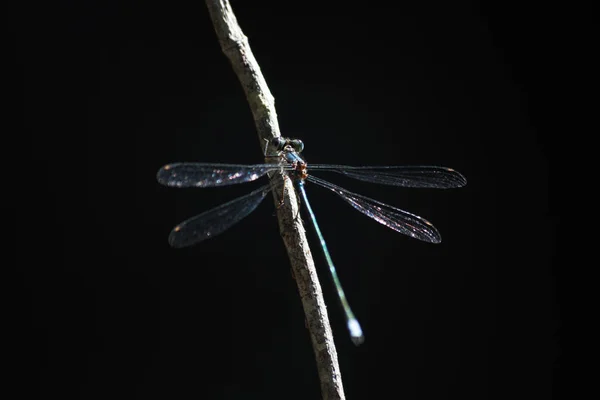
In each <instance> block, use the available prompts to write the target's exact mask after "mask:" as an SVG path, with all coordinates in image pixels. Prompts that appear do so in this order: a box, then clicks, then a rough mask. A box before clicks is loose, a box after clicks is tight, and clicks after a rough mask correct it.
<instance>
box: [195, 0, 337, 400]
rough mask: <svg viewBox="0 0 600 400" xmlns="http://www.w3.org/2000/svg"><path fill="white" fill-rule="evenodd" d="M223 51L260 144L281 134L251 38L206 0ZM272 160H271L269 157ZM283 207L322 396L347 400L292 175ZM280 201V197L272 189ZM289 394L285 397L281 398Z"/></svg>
mask: <svg viewBox="0 0 600 400" xmlns="http://www.w3.org/2000/svg"><path fill="white" fill-rule="evenodd" d="M206 5H207V7H208V11H209V13H210V16H211V19H212V22H213V25H214V27H215V31H216V33H217V37H218V39H219V43H220V44H221V49H222V50H223V52H224V53H225V55H226V56H227V58H229V61H230V62H231V65H232V66H233V70H234V71H235V73H236V75H237V77H238V79H239V80H240V82H241V84H242V87H243V88H244V92H245V93H246V99H247V100H248V104H249V105H250V109H251V110H252V115H253V116H254V122H255V124H256V130H257V132H258V138H259V141H260V144H261V148H264V145H265V139H266V140H271V139H272V138H274V137H278V136H280V132H279V124H278V122H277V113H276V112H275V101H274V99H273V96H272V95H271V92H270V91H269V88H268V87H267V83H266V82H265V79H264V77H263V75H262V73H261V71H260V68H259V66H258V63H257V62H256V59H255V58H254V55H253V54H252V51H251V50H250V45H249V44H248V38H247V37H246V36H245V35H244V33H243V32H242V30H241V28H240V27H239V25H238V23H237V20H236V18H235V15H234V14H233V11H232V9H231V5H230V4H229V1H227V0H206ZM271 161H272V160H271ZM283 193H284V199H283V201H284V205H283V206H282V207H279V208H278V210H277V217H278V219H279V230H280V232H281V236H282V238H283V242H284V244H285V247H286V248H287V251H288V256H289V258H290V262H291V264H292V270H293V273H294V276H295V278H296V283H297V285H298V291H299V293H300V298H301V299H302V306H303V307H304V313H305V315H306V324H307V326H308V330H309V332H310V336H311V340H312V345H313V349H314V351H315V356H316V360H317V369H318V372H319V379H320V381H321V392H322V395H323V399H324V400H338V399H344V398H345V396H344V389H343V386H342V377H341V374H340V368H339V365H338V359H337V351H336V349H335V345H334V342H333V335H332V333H331V327H330V326H329V318H328V316H327V308H326V306H325V301H324V299H323V294H322V292H321V285H320V284H319V280H318V277H317V271H316V269H315V263H314V261H313V258H312V254H311V252H310V248H309V247H308V242H307V240H306V234H305V230H304V227H303V225H302V221H301V219H300V218H297V215H298V211H299V210H298V201H297V198H296V193H295V191H294V189H293V185H292V183H291V180H290V179H286V180H285V189H284V192H283ZM274 196H275V198H276V200H278V199H277V195H276V194H275V193H274ZM283 397H285V396H283Z"/></svg>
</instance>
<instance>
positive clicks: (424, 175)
mask: <svg viewBox="0 0 600 400" xmlns="http://www.w3.org/2000/svg"><path fill="white" fill-rule="evenodd" d="M267 148H270V149H271V153H270V154H269V155H267ZM267 148H266V149H265V156H266V157H267V158H274V159H275V160H276V162H274V163H272V164H255V165H241V164H207V163H175V164H167V165H165V166H164V167H162V168H161V169H160V170H159V171H158V174H157V179H158V182H159V183H161V184H163V185H166V186H171V187H179V188H187V187H199V188H203V187H215V186H226V185H233V184H237V183H243V182H251V181H254V180H257V179H258V178H260V177H262V176H264V175H266V174H269V173H272V172H282V176H283V179H285V178H286V177H288V178H290V179H292V180H293V182H294V184H295V188H296V191H297V193H298V194H299V196H300V199H301V201H302V202H303V203H304V206H305V208H306V211H307V213H308V215H309V217H310V220H311V222H312V225H313V227H314V230H315V232H316V234H317V236H318V238H319V241H320V243H321V248H322V250H323V253H324V255H325V260H326V262H327V264H328V266H329V271H330V273H331V276H332V279H333V283H334V285H335V288H336V291H337V294H338V297H339V299H340V302H341V305H342V308H343V310H344V314H345V317H346V324H347V327H348V330H349V331H350V336H351V338H352V341H353V342H354V343H355V344H360V343H362V341H363V339H364V337H363V333H362V329H361V327H360V324H359V323H358V321H357V319H356V318H355V316H354V313H353V312H352V309H351V308H350V305H349V304H348V301H347V299H346V296H345V294H344V290H343V289H342V285H341V283H340V281H339V278H338V276H337V273H336V270H335V267H334V265H333V261H332V259H331V256H330V255H329V251H328V250H327V245H326V244H325V239H324V238H323V234H322V233H321V230H320V229H319V225H318V224H317V220H316V217H315V214H314V213H313V211H312V208H311V206H310V203H309V202H308V198H307V196H306V191H305V189H304V184H305V182H306V181H308V182H312V183H314V184H316V185H319V186H322V187H324V188H326V189H329V190H331V191H332V192H334V193H335V194H337V195H338V196H340V197H341V198H342V199H343V200H345V201H346V202H347V203H348V204H350V205H351V206H352V207H354V208H355V209H357V210H358V211H360V212H362V213H363V214H365V215H366V216H368V217H370V218H373V219H374V220H375V221H377V222H379V223H381V224H383V225H385V226H387V227H389V228H391V229H393V230H395V231H398V232H400V233H402V234H405V235H408V236H410V237H413V238H415V239H420V240H423V241H425V242H430V243H439V242H440V241H441V236H440V234H439V232H438V231H437V229H436V228H435V227H434V226H433V225H432V224H431V223H430V222H429V221H427V220H425V219H423V218H421V217H419V216H417V215H414V214H411V213H409V212H407V211H404V210H401V209H399V208H396V207H392V206H390V205H388V204H385V203H382V202H379V201H377V200H374V199H371V198H369V197H365V196H362V195H360V194H356V193H353V192H350V191H349V190H346V189H344V188H341V187H340V186H337V185H334V184H333V183H330V182H327V181H325V180H323V179H320V178H317V177H315V176H314V175H312V171H327V172H336V173H339V174H342V175H345V176H348V177H351V178H354V179H358V180H361V181H366V182H373V183H378V184H382V185H392V186H402V187H412V188H435V189H449V188H458V187H461V186H464V185H466V183H467V180H466V179H465V177H464V176H463V175H461V174H460V173H459V172H457V171H455V170H453V169H451V168H445V167H434V166H383V167H351V166H345V165H329V164H315V165H311V166H310V168H309V167H308V165H307V163H306V162H305V161H304V159H303V158H302V157H301V156H300V153H301V152H302V150H303V149H304V144H303V143H302V141H300V140H298V139H286V138H281V137H277V138H274V139H273V140H272V141H271V142H270V146H269V144H268V145H267ZM309 169H310V170H311V174H310V175H309V174H308V170H309ZM281 184H282V181H281V180H279V181H277V179H272V180H271V183H269V184H267V185H265V186H262V187H260V188H258V189H256V190H254V191H252V192H250V193H248V194H247V195H245V196H242V197H239V198H237V199H234V200H232V201H230V202H228V203H225V204H222V205H220V206H218V207H216V208H213V209H212V210H208V211H206V212H204V213H202V214H199V215H196V216H194V217H192V218H189V219H187V220H185V221H183V222H182V223H180V224H179V225H177V226H175V228H173V230H172V231H171V234H170V235H169V243H170V245H171V246H173V247H186V246H191V245H193V244H196V243H199V242H201V241H203V240H205V239H208V238H211V237H213V236H216V235H218V234H220V233H222V232H224V231H225V230H227V229H228V228H230V227H231V226H232V225H233V224H235V223H237V222H238V221H240V220H241V219H242V218H244V217H245V216H247V215H248V214H250V213H251V212H252V211H254V209H255V208H256V207H257V206H258V205H259V204H260V203H261V202H262V200H263V199H264V198H265V196H266V195H267V194H268V193H269V192H270V191H271V190H274V189H275V188H277V187H279V186H280V185H281Z"/></svg>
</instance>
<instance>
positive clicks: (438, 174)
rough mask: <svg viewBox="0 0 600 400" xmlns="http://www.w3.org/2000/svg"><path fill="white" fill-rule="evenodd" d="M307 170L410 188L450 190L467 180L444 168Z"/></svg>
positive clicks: (336, 167) (313, 167) (324, 167)
mask: <svg viewBox="0 0 600 400" xmlns="http://www.w3.org/2000/svg"><path fill="white" fill-rule="evenodd" d="M308 170H309V172H310V171H311V170H318V171H328V172H337V173H338V174H342V175H346V176H348V177H350V178H354V179H358V180H361V181H366V182H372V183H379V184H382V185H392V186H404V187H412V188H433V189H450V188H458V187H462V186H465V185H466V184H467V179H466V178H465V177H464V176H463V175H462V174H461V173H460V172H458V171H455V170H453V169H452V168H446V167H433V166H384V167H351V166H346V165H327V164H317V165H310V164H309V166H308Z"/></svg>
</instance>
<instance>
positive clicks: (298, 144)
mask: <svg viewBox="0 0 600 400" xmlns="http://www.w3.org/2000/svg"><path fill="white" fill-rule="evenodd" d="M290 144H291V145H292V148H293V149H294V150H296V152H298V153H301V152H302V150H304V143H303V142H302V140H299V139H293V140H290Z"/></svg>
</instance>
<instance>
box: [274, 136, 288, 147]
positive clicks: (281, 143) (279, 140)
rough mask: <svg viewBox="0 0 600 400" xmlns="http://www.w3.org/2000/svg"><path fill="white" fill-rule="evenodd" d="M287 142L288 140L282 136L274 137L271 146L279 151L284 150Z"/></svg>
mask: <svg viewBox="0 0 600 400" xmlns="http://www.w3.org/2000/svg"><path fill="white" fill-rule="evenodd" d="M285 142H286V140H285V139H284V138H282V137H281V136H278V137H274V138H273V139H271V146H273V147H275V148H276V149H277V150H281V149H283V146H285Z"/></svg>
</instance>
